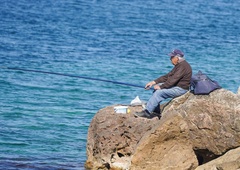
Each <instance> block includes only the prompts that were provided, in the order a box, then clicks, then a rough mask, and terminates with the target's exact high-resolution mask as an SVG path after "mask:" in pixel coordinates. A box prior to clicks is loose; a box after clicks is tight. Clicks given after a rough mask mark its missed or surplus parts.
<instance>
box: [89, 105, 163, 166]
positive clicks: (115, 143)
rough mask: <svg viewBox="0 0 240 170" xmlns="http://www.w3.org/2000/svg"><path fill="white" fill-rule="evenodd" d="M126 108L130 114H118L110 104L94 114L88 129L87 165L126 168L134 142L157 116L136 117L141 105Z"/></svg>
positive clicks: (133, 148) (148, 128) (151, 124)
mask: <svg viewBox="0 0 240 170" xmlns="http://www.w3.org/2000/svg"><path fill="white" fill-rule="evenodd" d="M129 109H130V113H129V114H119V113H115V112H114V106H110V107H107V108H104V109H101V110H100V111H99V112H98V113H97V114H96V115H95V116H94V118H93V120H92V122H91V124H90V127H89V130H88V142H87V157H88V160H87V162H86V167H87V168H91V169H97V168H103V169H104V168H105V169H108V168H109V167H112V168H113V167H115V168H118V167H120V168H121V169H127V167H129V166H130V164H131V156H132V154H133V153H134V151H135V148H136V145H137V143H138V142H139V141H140V139H141V138H142V137H143V135H144V134H145V133H146V131H148V130H150V129H152V127H154V126H155V124H156V123H157V122H158V121H159V119H158V118H154V119H138V118H136V117H134V115H133V113H134V112H136V111H141V110H142V107H141V106H135V107H129Z"/></svg>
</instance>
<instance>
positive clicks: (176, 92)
mask: <svg viewBox="0 0 240 170" xmlns="http://www.w3.org/2000/svg"><path fill="white" fill-rule="evenodd" d="M187 91H188V90H185V89H183V88H181V87H177V86H175V87H172V88H170V89H160V90H156V91H155V92H154V93H153V95H152V97H151V98H150V99H149V101H148V102H147V106H146V109H147V110H148V111H149V112H150V113H152V112H153V111H154V110H155V108H156V107H158V106H159V104H160V102H161V101H163V100H165V99H167V98H174V97H177V96H181V95H183V94H185V93H186V92H187Z"/></svg>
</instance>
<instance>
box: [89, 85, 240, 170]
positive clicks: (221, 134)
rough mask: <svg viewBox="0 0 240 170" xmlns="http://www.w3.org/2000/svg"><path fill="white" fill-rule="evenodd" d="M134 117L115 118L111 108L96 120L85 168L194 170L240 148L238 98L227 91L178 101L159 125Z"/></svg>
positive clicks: (172, 104)
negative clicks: (229, 151)
mask: <svg viewBox="0 0 240 170" xmlns="http://www.w3.org/2000/svg"><path fill="white" fill-rule="evenodd" d="M130 109H131V110H132V112H131V113H133V112H134V110H141V108H140V107H132V108H130ZM131 113H130V114H126V115H124V114H115V113H114V112H113V107H107V108H105V109H102V110H100V111H99V112H98V113H97V114H96V115H95V117H94V118H93V120H92V122H91V124H90V127H89V131H88V132H89V133H88V143H87V154H88V155H87V156H88V160H87V163H86V166H88V167H91V168H92V169H96V168H100V167H101V168H102V169H104V168H105V169H110V168H120V169H131V170H140V169H146V170H148V169H149V170H154V169H156V170H157V169H170V170H173V169H176V170H177V169H182V170H185V169H186V170H191V169H195V168H196V167H197V166H198V165H201V164H204V163H207V162H209V161H211V160H213V159H215V158H217V157H219V156H221V155H223V154H224V153H225V152H226V151H228V150H231V149H233V148H236V147H240V97H239V95H236V94H233V93H232V92H230V91H227V90H224V89H220V90H216V91H214V92H212V93H211V94H210V95H193V94H191V93H187V94H185V95H183V96H181V97H178V98H175V99H173V100H172V101H171V102H169V103H168V104H167V105H165V106H164V110H163V113H162V118H161V120H158V119H157V118H156V119H151V120H148V119H144V118H136V117H134V116H133V114H131Z"/></svg>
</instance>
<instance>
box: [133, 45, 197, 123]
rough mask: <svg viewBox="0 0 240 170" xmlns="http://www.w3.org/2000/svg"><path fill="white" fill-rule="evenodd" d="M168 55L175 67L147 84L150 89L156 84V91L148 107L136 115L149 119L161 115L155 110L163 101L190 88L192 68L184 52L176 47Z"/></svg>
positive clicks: (146, 87)
mask: <svg viewBox="0 0 240 170" xmlns="http://www.w3.org/2000/svg"><path fill="white" fill-rule="evenodd" d="M168 55H169V56H170V60H171V62H172V64H173V65H174V68H173V69H172V70H171V71H170V72H169V73H168V74H166V75H164V76H161V77H159V78H157V79H156V80H153V81H151V82H149V83H147V84H146V86H145V89H150V88H151V87H152V86H153V85H154V90H155V91H154V93H153V95H152V97H151V98H150V99H149V101H148V102H147V105H146V108H145V109H144V110H142V111H141V112H136V113H135V115H136V116H139V117H145V118H148V119H151V118H153V117H156V116H158V117H160V113H159V114H156V113H155V112H154V110H155V109H157V108H159V105H160V102H161V101H163V100H165V99H167V98H174V97H177V96H181V95H183V94H185V93H186V92H187V91H188V90H189V86H190V80H191V77H192V68H191V66H190V65H189V63H188V62H187V61H186V60H185V58H184V53H183V52H182V51H181V50H178V49H175V50H173V51H172V52H171V53H169V54H168ZM159 83H161V84H159Z"/></svg>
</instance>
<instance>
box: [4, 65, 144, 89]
mask: <svg viewBox="0 0 240 170" xmlns="http://www.w3.org/2000/svg"><path fill="white" fill-rule="evenodd" d="M0 68H3V69H9V70H17V71H24V72H35V73H43V74H53V75H58V76H66V77H74V78H80V79H87V80H95V81H102V82H108V83H113V84H120V85H125V86H132V87H138V88H145V87H144V86H140V85H136V84H131V83H124V82H119V81H113V80H106V79H99V78H93V77H87V76H79V75H73V74H65V73H56V72H50V71H41V70H32V69H25V68H17V67H0Z"/></svg>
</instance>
